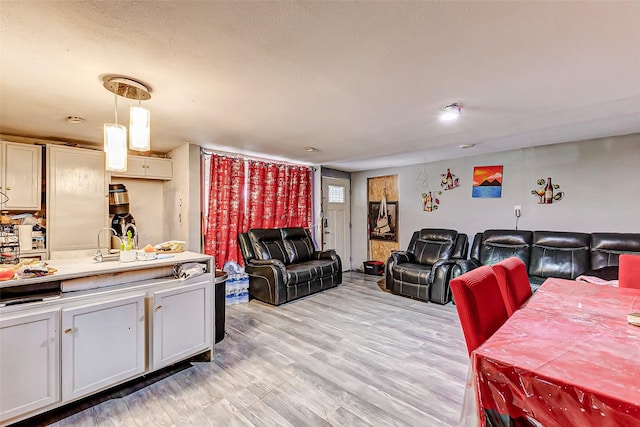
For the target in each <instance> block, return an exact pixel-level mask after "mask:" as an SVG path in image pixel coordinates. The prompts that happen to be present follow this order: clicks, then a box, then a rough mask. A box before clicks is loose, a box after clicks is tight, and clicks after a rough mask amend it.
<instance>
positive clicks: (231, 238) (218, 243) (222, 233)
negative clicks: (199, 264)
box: [205, 154, 245, 269]
mask: <svg viewBox="0 0 640 427" xmlns="http://www.w3.org/2000/svg"><path fill="white" fill-rule="evenodd" d="M210 170H211V174H210V184H209V212H208V217H207V218H208V221H207V230H206V233H205V253H206V254H208V255H213V257H214V260H215V265H216V268H217V269H222V267H223V266H224V263H225V262H227V261H236V262H238V263H239V264H242V253H241V252H240V247H239V245H238V234H239V233H241V232H243V231H244V230H243V228H242V227H243V224H244V208H245V203H244V191H245V185H244V175H245V174H244V160H243V159H236V158H230V157H225V156H219V155H216V154H214V155H212V156H211V169H210Z"/></svg>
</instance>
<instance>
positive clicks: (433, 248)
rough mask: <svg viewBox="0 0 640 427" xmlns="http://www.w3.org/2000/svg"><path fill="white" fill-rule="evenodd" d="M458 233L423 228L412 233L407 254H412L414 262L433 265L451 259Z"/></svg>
mask: <svg viewBox="0 0 640 427" xmlns="http://www.w3.org/2000/svg"><path fill="white" fill-rule="evenodd" d="M457 237H458V232H457V231H455V230H446V229H437V228H423V229H422V230H420V231H418V232H417V235H416V233H414V239H411V240H412V241H411V242H410V243H409V249H408V250H409V252H413V254H414V255H415V259H416V262H417V263H418V264H423V265H427V266H430V265H433V264H435V263H436V262H437V261H438V260H441V259H451V258H452V256H453V251H454V249H455V246H456V238H457Z"/></svg>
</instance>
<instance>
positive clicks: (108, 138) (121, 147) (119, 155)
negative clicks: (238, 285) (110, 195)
mask: <svg viewBox="0 0 640 427" xmlns="http://www.w3.org/2000/svg"><path fill="white" fill-rule="evenodd" d="M104 153H105V169H106V170H108V171H111V172H125V171H126V170H127V128H126V127H124V126H122V125H119V124H117V123H105V124H104Z"/></svg>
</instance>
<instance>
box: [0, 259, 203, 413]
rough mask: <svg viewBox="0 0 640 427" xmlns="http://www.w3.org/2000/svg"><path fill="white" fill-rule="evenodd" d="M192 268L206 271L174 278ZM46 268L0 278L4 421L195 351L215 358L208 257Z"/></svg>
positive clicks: (0, 406) (0, 409)
mask: <svg viewBox="0 0 640 427" xmlns="http://www.w3.org/2000/svg"><path fill="white" fill-rule="evenodd" d="M190 263H196V264H195V265H196V266H197V267H199V269H201V270H204V271H205V272H204V273H202V274H194V275H192V276H191V277H188V278H186V279H176V278H175V277H174V275H173V272H174V269H176V270H177V269H178V268H179V267H180V265H183V266H184V265H186V264H189V265H191V264H190ZM47 264H48V265H49V266H50V267H52V268H54V269H55V270H56V271H55V272H54V273H53V274H51V275H48V276H43V277H36V278H31V279H18V280H8V281H4V282H0V299H4V300H5V302H4V304H5V305H4V306H1V307H0V425H7V424H10V423H13V422H16V421H19V420H22V419H26V418H29V417H31V416H34V415H37V414H39V413H42V412H45V411H48V410H51V409H54V408H56V407H58V406H62V405H64V404H67V403H70V402H73V401H75V400H78V399H81V398H83V397H86V396H89V395H91V394H94V393H96V392H99V391H103V390H106V389H108V388H111V387H113V386H115V385H118V384H121V383H123V382H126V381H129V380H131V379H134V378H136V377H139V376H142V375H144V374H147V373H149V372H153V371H156V370H158V369H161V368H163V367H166V366H169V365H172V364H174V363H176V362H179V361H182V360H185V359H188V358H191V357H193V356H196V355H200V354H206V355H207V356H208V357H211V355H212V352H213V342H214V338H213V337H214V333H215V331H214V322H213V318H214V313H213V311H214V306H215V305H214V298H215V297H214V291H213V283H214V274H213V272H214V268H213V259H212V258H211V257H210V256H207V255H203V254H198V253H192V252H182V253H176V254H171V257H170V258H160V259H155V260H150V261H134V262H128V263H120V262H119V261H105V262H102V263H98V262H96V261H94V260H93V259H91V258H80V259H65V260H62V259H60V260H51V261H47ZM200 265H202V267H200ZM23 289H24V290H25V292H24V295H23V297H21V296H20V291H21V290H23ZM14 294H15V295H18V297H17V298H15V297H13V295H14ZM7 295H9V297H7Z"/></svg>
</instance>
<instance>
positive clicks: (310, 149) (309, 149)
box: [304, 147, 316, 153]
mask: <svg viewBox="0 0 640 427" xmlns="http://www.w3.org/2000/svg"><path fill="white" fill-rule="evenodd" d="M304 151H308V152H310V153H311V152H312V151H316V149H315V148H314V147H304Z"/></svg>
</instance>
